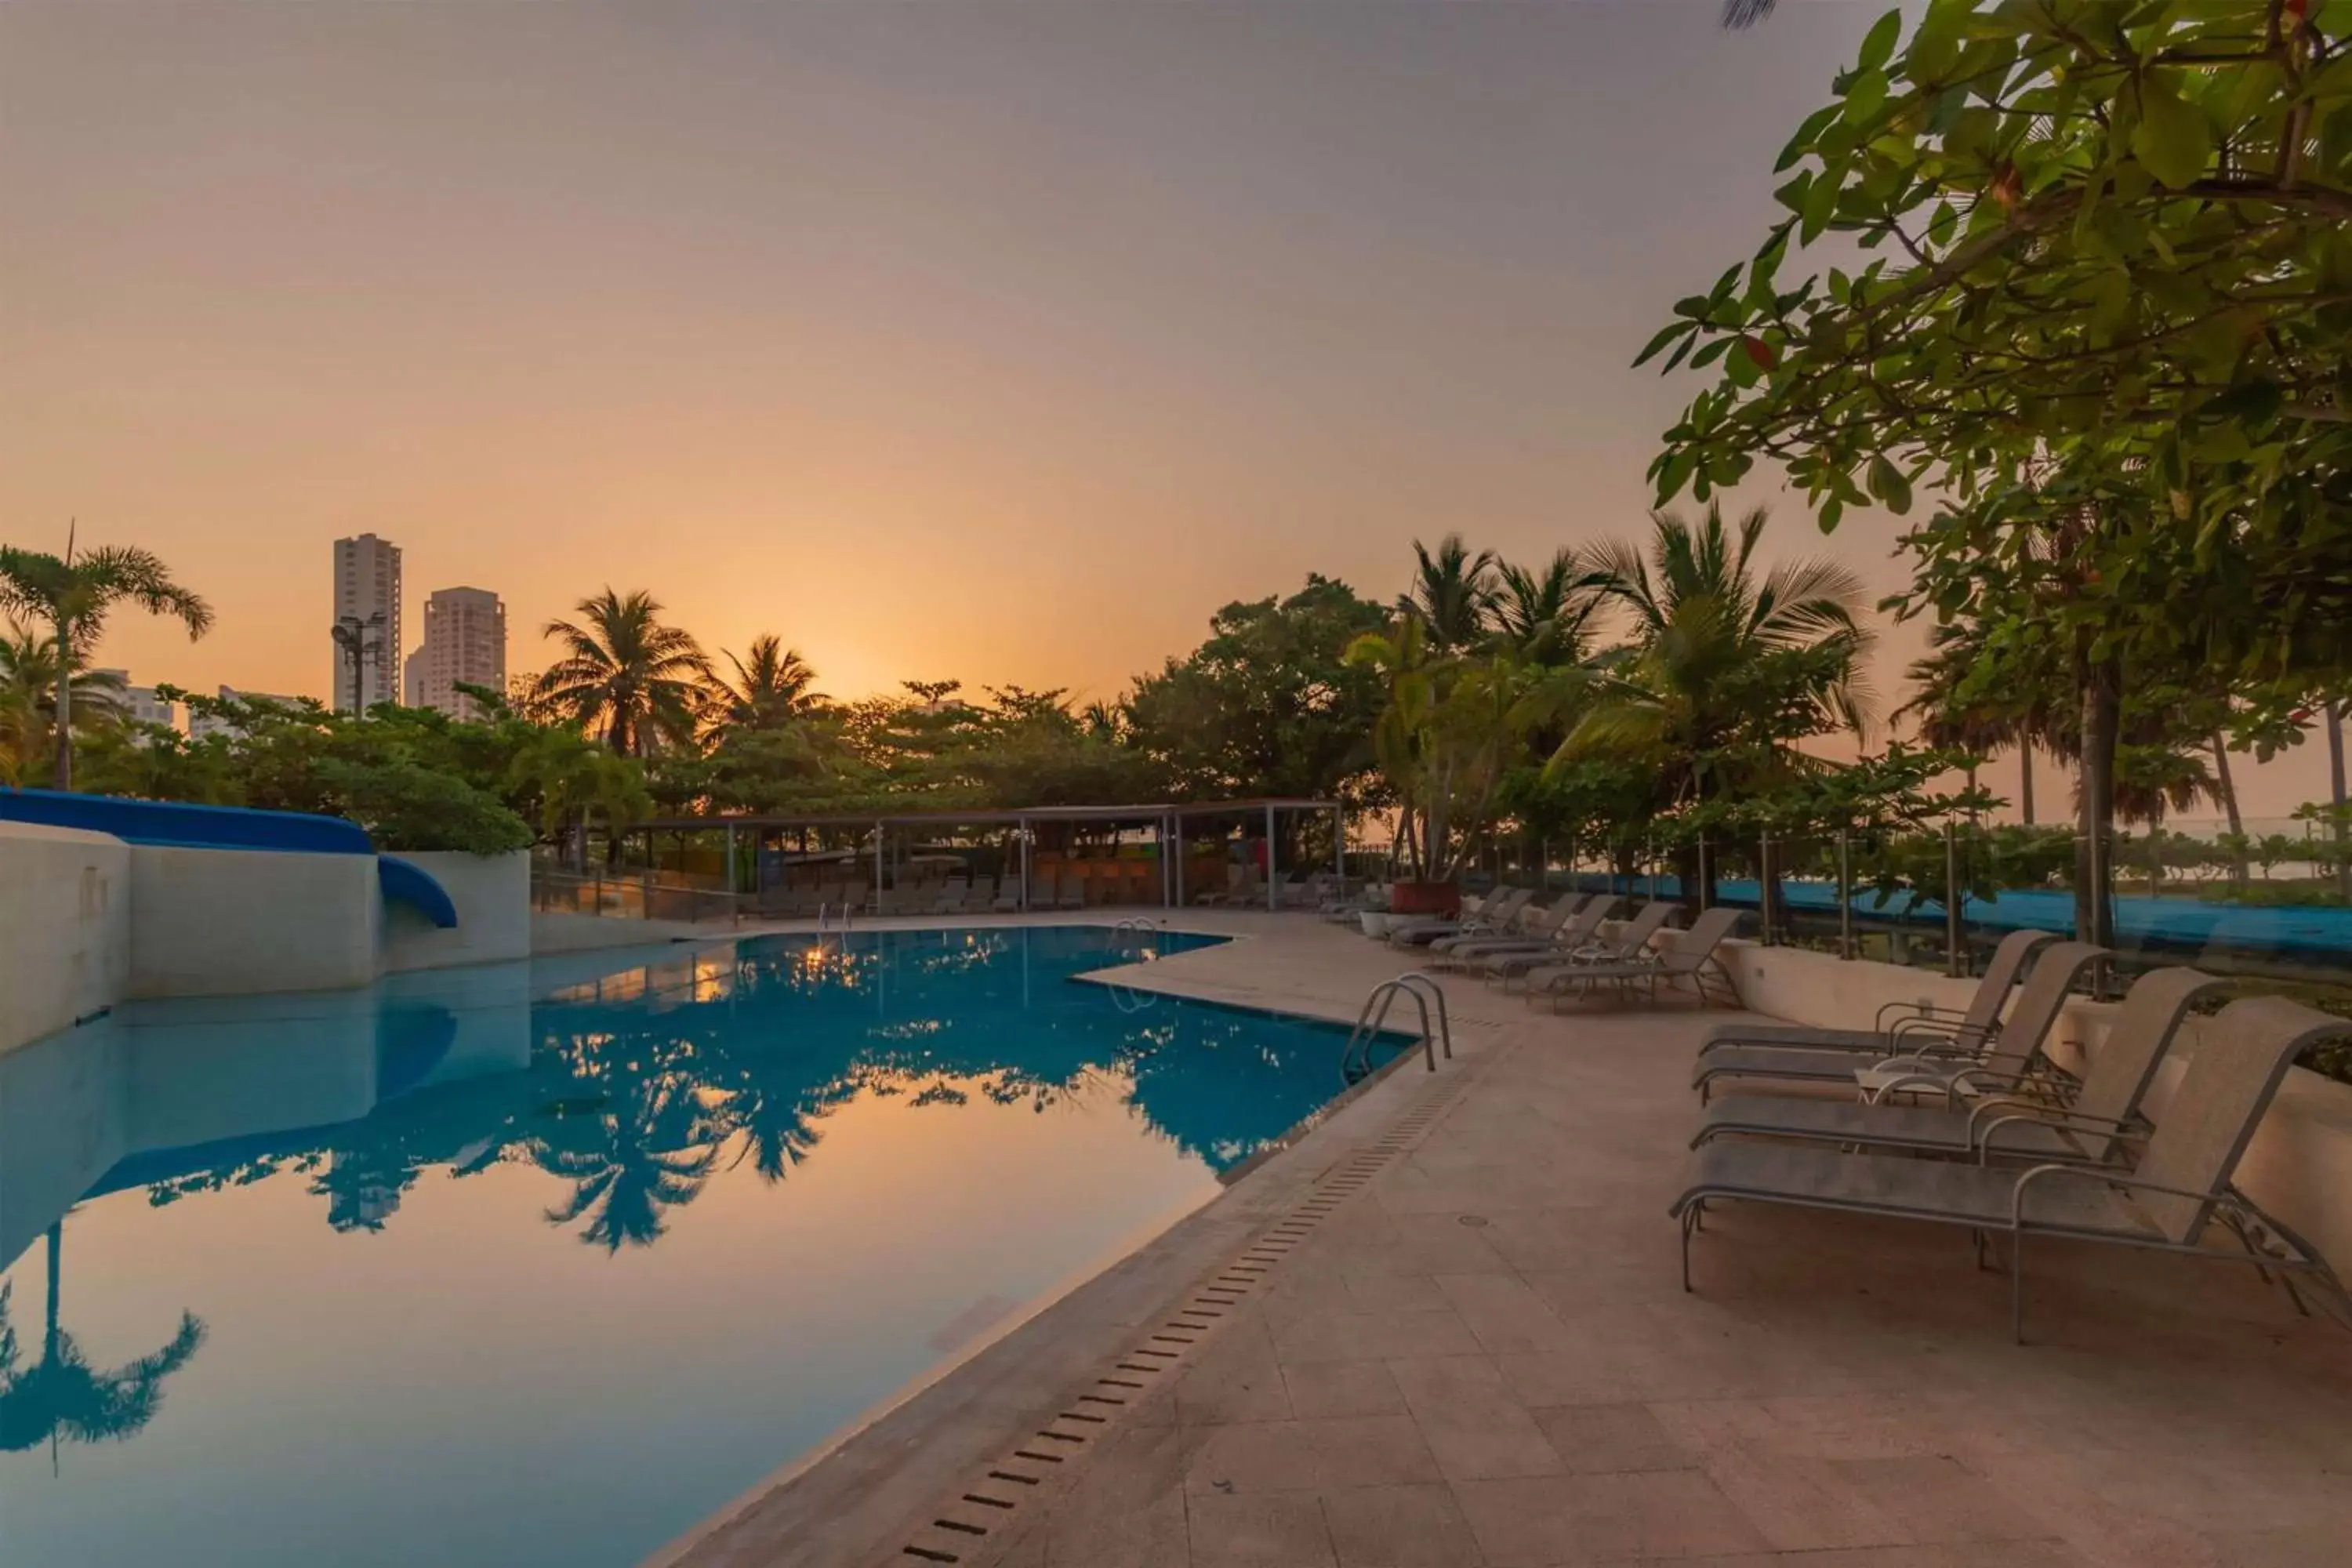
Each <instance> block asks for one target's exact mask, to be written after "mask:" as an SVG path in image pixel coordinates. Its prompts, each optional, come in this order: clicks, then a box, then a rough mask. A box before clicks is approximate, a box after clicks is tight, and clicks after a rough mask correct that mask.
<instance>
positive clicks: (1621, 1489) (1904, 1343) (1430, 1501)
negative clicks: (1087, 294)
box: [726, 916, 2352, 1568]
mask: <svg viewBox="0 0 2352 1568" xmlns="http://www.w3.org/2000/svg"><path fill="white" fill-rule="evenodd" d="M1219 923H1221V924H1226V925H1229V926H1231V927H1233V928H1234V929H1237V930H1247V931H1251V932H1252V934H1254V935H1256V936H1257V937H1258V938H1259V940H1255V941H1251V942H1239V943H1235V944H1233V945H1231V946H1228V947H1224V948H1220V949H1214V950H1205V951H1202V952H1193V953H1187V954H1182V955H1180V956H1178V957H1176V958H1173V959H1171V960H1168V961H1165V962H1163V963H1157V964H1153V965H1151V966H1150V968H1149V970H1148V971H1147V972H1146V974H1145V979H1146V980H1148V982H1149V983H1150V984H1153V985H1155V986H1159V987H1163V988H1166V989H1169V990H1171V991H1179V992H1182V993H1186V994H1196V995H1203V996H1213V997H1219V998H1223V999H1229V1000H1236V1001H1246V1002H1254V1003H1259V1004H1273V1005H1285V1006H1288V1007H1292V1008H1295V1009H1297V1010H1300V1011H1313V1012H1320V1013H1324V1014H1327V1015H1339V1016H1353V1014H1354V1011H1355V1007H1356V1005H1357V1004H1358V1002H1359V1001H1360V999H1361V997H1362V995H1363V994H1364V991H1365V989H1366V987H1367V986H1368V984H1370V983H1371V981H1373V980H1375V979H1377V978H1379V977H1381V976H1382V975H1384V974H1386V973H1393V972H1394V971H1395V970H1396V968H1397V967H1398V963H1397V962H1396V960H1395V958H1394V957H1393V955H1388V954H1385V953H1383V952H1381V950H1379V949H1378V948H1376V947H1375V946H1374V945H1373V944H1371V943H1370V942H1365V941H1363V940H1362V939H1361V938H1360V937H1356V936H1352V935H1350V934H1349V933H1347V932H1344V931H1339V930H1338V929H1337V928H1332V927H1328V926H1324V925H1320V924H1318V923H1315V922H1312V921H1307V920H1304V919H1301V918H1298V917H1289V918H1281V919H1274V918H1268V917H1263V916H1260V917H1256V919H1255V921H1249V920H1245V919H1244V917H1239V916H1223V917H1219ZM1450 990H1451V994H1453V995H1454V996H1455V997H1456V999H1457V1001H1456V1006H1457V1018H1458V1020H1459V1021H1460V1024H1461V1026H1462V1029H1461V1032H1462V1036H1463V1043H1464V1047H1465V1054H1464V1057H1463V1058H1462V1059H1461V1060H1460V1061H1459V1062H1457V1063H1456V1064H1455V1065H1454V1067H1453V1068H1450V1069H1449V1070H1451V1071H1454V1072H1455V1073H1457V1074H1460V1075H1462V1077H1463V1079H1464V1080H1465V1082H1466V1084H1467V1088H1466V1090H1465V1093H1463V1095H1462V1096H1461V1097H1460V1098H1459V1099H1458V1100H1455V1101H1454V1103H1453V1104H1452V1105H1451V1107H1450V1108H1449V1109H1448V1110H1445V1111H1444V1114H1443V1115H1442V1116H1441V1117H1440V1118H1439V1120H1438V1121H1436V1122H1435V1123H1434V1125H1433V1126H1432V1127H1431V1128H1430V1129H1429V1131H1427V1132H1426V1133H1425V1134H1424V1135H1423V1136H1422V1137H1421V1138H1420V1139H1419V1140H1418V1142H1415V1143H1414V1144H1413V1145H1412V1148H1411V1150H1410V1152H1409V1153H1407V1154H1405V1155H1403V1156H1402V1157H1400V1158H1396V1159H1393V1160H1391V1161H1389V1162H1388V1163H1386V1164H1385V1165H1384V1166H1383V1168H1382V1169H1381V1173H1380V1174H1379V1175H1378V1176H1377V1177H1375V1178H1374V1179H1373V1180H1372V1181H1371V1182H1370V1184H1369V1185H1367V1186H1365V1187H1364V1188H1363V1189H1362V1190H1361V1191H1360V1192H1359V1193H1358V1194H1356V1195H1354V1196H1353V1197H1350V1198H1349V1199H1347V1200H1346V1201H1345V1202H1344V1203H1342V1204H1341V1205H1339V1207H1338V1208H1337V1209H1336V1210H1335V1211H1334V1212H1333V1213H1332V1214H1331V1215H1329V1217H1328V1218H1326V1219H1324V1220H1322V1221H1321V1222H1320V1223H1319V1224H1318V1225H1317V1226H1315V1227H1314V1230H1313V1234H1312V1235H1311V1236H1310V1237H1308V1238H1307V1239H1306V1240H1305V1241H1304V1242H1302V1243H1301V1244H1300V1245H1298V1246H1297V1247H1296V1248H1295V1249H1294V1250H1292V1251H1291V1252H1290V1253H1289V1255H1288V1256H1287V1258H1286V1260H1285V1261H1283V1262H1281V1263H1279V1264H1278V1265H1276V1267H1275V1268H1273V1269H1272V1270H1271V1272H1270V1273H1269V1274H1268V1275H1267V1276H1266V1280H1265V1289H1262V1290H1260V1291H1257V1292H1256V1293H1255V1300H1253V1301H1252V1302H1251V1303H1249V1304H1248V1305H1246V1306H1244V1307H1243V1308H1242V1309H1240V1310H1236V1311H1235V1312H1234V1313H1233V1314H1231V1316H1230V1317H1229V1319H1228V1320H1227V1321H1225V1322H1224V1323H1223V1326H1221V1327H1220V1328H1219V1329H1218V1330H1217V1331H1215V1332H1214V1335H1213V1338H1211V1339H1210V1340H1209V1341H1208V1342H1206V1344H1205V1345H1204V1347H1203V1348H1202V1350H1201V1351H1200V1352H1199V1353H1197V1354H1196V1355H1195V1356H1194V1357H1193V1358H1192V1361H1191V1362H1190V1363H1189V1364H1188V1366H1187V1367H1186V1368H1185V1370H1184V1371H1183V1372H1182V1373H1181V1374H1180V1375H1179V1376H1178V1377H1177V1379H1176V1380H1175V1381H1174V1383H1173V1384H1172V1386H1171V1387H1169V1388H1167V1389H1165V1390H1164V1391H1162V1392H1161V1393H1159V1394H1155V1395H1154V1396H1153V1397H1152V1398H1151V1399H1150V1400H1149V1401H1148V1402H1147V1403H1146V1404H1145V1405H1143V1406H1142V1407H1141V1408H1139V1409H1138V1410H1137V1411H1135V1412H1133V1413H1132V1414H1130V1415H1126V1416H1124V1417H1123V1418H1122V1419H1121V1421H1120V1422H1119V1423H1118V1424H1117V1425H1116V1426H1114V1427H1113V1429H1112V1430H1110V1431H1109V1433H1108V1435H1107V1436H1105V1437H1104V1438H1103V1439H1102V1440H1101V1441H1099V1442H1097V1443H1096V1444H1095V1445H1094V1446H1093V1451H1092V1453H1091V1457H1090V1458H1087V1459H1086V1460H1084V1461H1083V1462H1082V1463H1081V1464H1079V1465H1077V1466H1076V1476H1075V1477H1074V1478H1073V1479H1071V1480H1070V1481H1069V1482H1068V1483H1067V1484H1066V1485H1065V1486H1064V1487H1063V1488H1061V1489H1059V1491H1058V1492H1057V1493H1055V1495H1053V1496H1052V1497H1050V1498H1045V1499H1042V1500H1040V1501H1038V1502H1037V1503H1036V1504H1035V1505H1034V1506H1032V1507H1028V1508H1024V1509H1023V1510H1020V1513H1019V1515H1018V1517H1017V1520H1014V1521H1008V1524H1007V1525H1006V1527H1005V1528H1003V1529H1000V1530H998V1531H995V1532H994V1533H993V1534H992V1536H991V1537H990V1538H989V1539H988V1540H987V1541H985V1542H977V1543H975V1544H974V1546H973V1547H972V1549H971V1550H970V1551H967V1552H961V1553H960V1556H959V1560H960V1562H961V1563H962V1564H965V1565H967V1568H969V1565H971V1564H976V1563H988V1564H1012V1565H1018V1568H1063V1565H1073V1568H1075V1565H1087V1568H1242V1565H1245V1564H1279V1565H1283V1568H1292V1565H1298V1568H1307V1565H1313V1564H1333V1565H1344V1568H1414V1565H1423V1564H1425V1565H1429V1568H1454V1565H1467V1564H1482V1563H1483V1564H1493V1565H1496V1568H1509V1565H1527V1568H1550V1565H1566V1564H1581V1563H1598V1562H1623V1561H1685V1560H1691V1559H1701V1560H1709V1561H1712V1562H1715V1563H1719V1564H1725V1565H1730V1564H1740V1565H1747V1564H1760V1563H1790V1564H1796V1563H1802V1564H1806V1565H1810V1568H1898V1565H1899V1568H1963V1565H1975V1564H1984V1565H1992V1564H2001V1565H2017V1568H2058V1565H2062V1564H2085V1563H2100V1564H2116V1565H2118V1568H2121V1565H2126V1564H2128V1565H2133V1568H2139V1565H2172V1564H2182V1565H2187V1564H2227V1565H2231V1568H2237V1565H2246V1568H2254V1565H2265V1564H2276V1565H2280V1568H2287V1565H2294V1568H2316V1565H2318V1564H2322V1563H2326V1564H2340V1563H2346V1562H2347V1561H2352V1333H2347V1332H2346V1331H2344V1330H2342V1329H2340V1328H2338V1327H2336V1326H2335V1325H2333V1324H2330V1323H2326V1322H2320V1321H2303V1320H2299V1319H2297V1318H2296V1317H2295V1315H2294V1312H2293V1310H2292V1309H2291V1308H2290V1307H2289V1305H2288V1304H2287V1302H2286V1300H2285V1298H2284V1296H2283V1295H2282V1294H2280V1293H2279V1292H2277V1291H2276V1290H2275V1289H2269V1288H2266V1287H2264V1286H2263V1285H2262V1284H2261V1283H2260V1281H2259V1280H2257V1279H2256V1278H2255V1277H2254V1276H2253V1274H2252V1271H2251V1270H2249V1269H2245V1268H2236V1267H2231V1268H2224V1267H2218V1266H2210V1265H2204V1264H2200V1263H2198V1262H2196V1261H2194V1260H2187V1259H2179V1258H2150V1257H2138V1256H2132V1255H2125V1254H2117V1253H2114V1252H2112V1251H2107V1250H2098V1249H2089V1248H2071V1247H2062V1246H2059V1245H2057V1244H2047V1243H2046V1244H2043V1245H2042V1246H2041V1247H2039V1248H2038V1249H2037V1255H2036V1260H2035V1272H2034V1276H2033V1289H2032V1293H2031V1296H2030V1300H2029V1306H2028V1320H2027V1330H2028V1333H2029V1335H2030V1337H2031V1338H2032V1343H2031V1344H2029V1345H2028V1346H2026V1347H2024V1348H2019V1347H2017V1346H2014V1345H2012V1344H2011V1342H2010V1339H2009V1317H2008V1289H2009V1285H2008V1279H2007V1276H2006V1275H2005V1274H2000V1273H1993V1272H1979V1270H1978V1269H1976V1268H1974V1267H1973V1265H1972V1259H1971V1253H1970V1247H1969V1240H1968V1238H1967V1237H1966V1235H1965V1234H1964V1233H1961V1232H1958V1231H1946V1230H1943V1229H1941V1228H1940V1227H1928V1226H1898V1225H1893V1224H1878V1223H1856V1222H1853V1221H1851V1220H1847V1219H1843V1218H1840V1217H1837V1216H1833V1215H1807V1214H1801V1213H1797V1212H1794V1211H1787V1212H1780V1211H1769V1210H1763V1209H1757V1208H1748V1209H1739V1208H1727V1209H1723V1210H1720V1211H1718V1212H1717V1215H1715V1216H1713V1217H1711V1218H1710V1220H1709V1223H1708V1226H1707V1229H1706V1232H1705V1234H1704V1235H1702V1236H1701V1237H1698V1238H1697V1240H1696V1243H1695V1254H1694V1256H1695V1258H1696V1286H1697V1289H1696V1293H1694V1294H1688V1295H1686V1294H1685V1293H1684V1292H1683V1290H1682V1289H1680V1284H1679V1275H1678V1265H1677V1251H1676V1230H1675V1224H1674V1222H1673V1221H1671V1220H1670V1219H1668V1218H1667V1216H1666V1212H1665V1211H1666V1205H1667V1204H1668V1202H1669V1200H1670V1199H1671V1198H1672V1196H1673V1195H1674V1194H1675V1192H1676V1190H1677V1186H1678V1184H1677V1181H1676V1176H1677V1173H1678V1171H1679V1170H1680V1167H1681V1165H1682V1163H1683V1160H1684V1158H1685V1152H1684V1145H1685V1140H1686V1139H1687V1137H1688V1135H1689V1132H1690V1131H1691V1129H1692V1126H1693V1124H1694V1121H1695V1118H1696V1110H1695V1102H1694V1100H1693V1097H1692V1096H1691V1094H1690V1092H1689V1090H1688V1088H1687V1071H1688V1065H1689V1062H1690V1059H1691V1057H1692V1055H1693V1053H1694V1051H1695V1049H1696V1042H1697V1038H1698V1037H1699V1034H1700V1032H1701V1031H1702V1029H1703V1028H1704V1027H1705V1026H1706V1024H1707V1023H1708V1022H1710V1021H1711V1019H1710V1018H1708V1017H1706V1016H1702V1015H1699V1014H1697V1013H1696V1012H1695V1011H1693V1010H1691V1009H1688V1008H1683V1009H1679V1010H1676V1009H1668V1010H1664V1011H1662V1012H1659V1013H1651V1012H1648V1011H1643V1010H1638V1009H1627V1010H1622V1011H1612V1010H1611V1009H1609V1008H1607V1007H1605V1006H1602V1007H1598V1008H1595V1009H1593V1010H1591V1011H1590V1012H1577V1013H1570V1014H1566V1015H1563V1016H1559V1017H1558V1018H1554V1017H1552V1016H1549V1015H1546V1014H1544V1013H1542V1012H1529V1011H1528V1010H1527V1009H1526V1008H1525V1007H1524V1006H1523V1005H1521V1004H1520V1003H1519V1002H1518V1001H1517V999H1516V998H1512V999H1508V1000H1505V999H1500V998H1497V997H1496V996H1494V995H1493V994H1490V993H1485V992H1482V991H1480V990H1479V989H1478V988H1476V987H1475V986H1471V985H1467V984H1460V983H1456V984H1453V985H1452V986H1451V987H1450ZM1424 1078H1425V1075H1423V1074H1422V1073H1420V1072H1419V1070H1418V1068H1415V1069H1414V1070H1413V1071H1412V1073H1410V1074H1402V1073H1400V1074H1397V1075H1394V1076H1393V1077H1392V1078H1391V1080H1390V1083H1389V1085H1384V1086H1383V1087H1384V1088H1387V1087H1390V1086H1398V1088H1397V1090H1396V1092H1397V1093H1398V1094H1400V1095H1401V1094H1402V1092H1404V1088H1405V1087H1408V1081H1407V1080H1409V1079H1424ZM1401 1105H1402V1100H1396V1101H1395V1105H1391V1107H1390V1108H1389V1109H1387V1110H1380V1108H1379V1107H1377V1106H1373V1105H1370V1104H1369V1103H1368V1104H1367V1105H1366V1106H1365V1107H1364V1109H1363V1111H1362V1112H1361V1113H1360V1114H1358V1115H1357V1116H1355V1117H1354V1118H1353V1119H1352V1120H1350V1119H1349V1118H1341V1119H1337V1120H1335V1121H1334V1122H1333V1123H1332V1124H1331V1125H1330V1126H1328V1127H1327V1128H1326V1129H1324V1130H1323V1131H1322V1132H1321V1133H1318V1134H1316V1135H1314V1136H1311V1137H1310V1138H1309V1139H1308V1140H1307V1143H1306V1145H1305V1146H1304V1147H1302V1148H1301V1149H1299V1150H1297V1151H1294V1154H1296V1155H1298V1156H1303V1157H1307V1163H1310V1164H1318V1165H1323V1166H1328V1164H1329V1163H1331V1162H1332V1161H1333V1160H1336V1159H1337V1158H1338V1157H1339V1156H1340V1155H1341V1154H1344V1153H1345V1152H1348V1150H1349V1148H1351V1147H1360V1146H1361V1142H1362V1140H1363V1139H1364V1138H1365V1137H1366V1136H1368V1135H1369V1132H1370V1129H1369V1128H1368V1126H1367V1125H1366V1123H1367V1122H1368V1121H1370V1120H1371V1117H1372V1113H1373V1112H1374V1111H1375V1110H1378V1111H1379V1113H1380V1114H1381V1115H1385V1116H1391V1117H1392V1116H1393V1115H1395V1114H1397V1113H1398V1111H1397V1109H1396V1106H1401ZM1326 1135H1329V1136H1328V1142H1324V1143H1322V1144H1321V1146H1320V1147H1318V1141H1322V1140H1324V1139H1325V1138H1326ZM1246 1185H1247V1184H1244V1186H1246ZM1242 1196H1243V1194H1242V1193H1241V1192H1239V1191H1238V1190H1237V1191H1236V1193H1235V1194H1231V1197H1233V1198H1240V1197H1242ZM1222 1206H1223V1205H1222V1204H1221V1205H1218V1207H1222ZM1207 1212H1208V1214H1209V1215H1215V1214H1216V1213H1217V1208H1216V1207H1213V1208H1212V1209H1211V1210H1210V1211H1207ZM1264 1212H1265V1208H1264V1207H1263V1205H1262V1206H1261V1207H1260V1208H1259V1209H1257V1210H1254V1211H1253V1214H1254V1215H1263V1213H1264ZM1159 1283H1160V1288H1161V1289H1165V1287H1166V1283H1167V1281H1166V1280H1165V1279H1161V1280H1160V1282H1159ZM1168 1295H1169V1297H1170V1299H1171V1301H1172V1300H1173V1299H1174V1298H1176V1296H1177V1295H1178V1292H1174V1291H1170V1292H1168ZM1051 1322H1052V1315H1051V1314H1049V1315H1048V1317H1047V1318H1046V1319H1044V1320H1040V1324H1043V1325H1050V1323H1051ZM992 1353H993V1352H992ZM988 1359H989V1358H987V1357H983V1358H982V1363H975V1366H974V1367H973V1368H968V1369H967V1372H970V1373H973V1374H974V1375H984V1371H985V1369H984V1364H983V1363H986V1362H987V1361H988ZM1061 1374H1062V1375H1063V1376H1064V1377H1065V1378H1069V1377H1070V1376H1071V1373H1070V1369H1068V1368H1067V1367H1064V1368H1062V1369H1061ZM961 1375H963V1374H959V1376H961ZM954 1381H955V1379H952V1378H951V1379H950V1384H953V1383H954ZM1031 1392H1033V1393H1034V1394H1036V1396H1037V1397H1036V1400H1035V1407H1036V1408H1037V1409H1039V1410H1043V1411H1046V1412H1050V1411H1051V1410H1052V1409H1054V1408H1055V1406H1056V1402H1057V1401H1058V1400H1059V1399H1060V1398H1062V1397H1065V1396H1066V1394H1067V1393H1068V1392H1069V1391H1068V1389H1067V1387H1066V1386H1065V1387H1062V1388H1033V1389H1032V1390H1031ZM1020 1430H1022V1428H1021V1427H1020V1426H1016V1425H1013V1424H1010V1423H1008V1424H1006V1425H1005V1426H1004V1427H1003V1431H1004V1433H1005V1436H1006V1437H1007V1438H1010V1436H1012V1435H1013V1434H1014V1433H1017V1432H1019V1431H1020ZM789 1490H790V1489H787V1491H789ZM756 1512H757V1510H754V1513H755V1514H756ZM778 1517H782V1516H781V1515H779V1516H778ZM767 1539H768V1541H769V1543H770V1544H771V1546H772V1547H773V1548H775V1551H774V1552H773V1554H772V1555H767V1554H764V1553H762V1554H757V1555H755V1554H752V1553H751V1552H745V1553H743V1554H741V1555H730V1556H729V1557H728V1558H727V1559H726V1560H727V1561H730V1562H739V1561H740V1562H751V1561H759V1560H766V1561H774V1562H789V1563H797V1562H802V1561H807V1560H809V1557H808V1556H807V1555H806V1554H804V1553H803V1552H800V1551H797V1550H795V1549H794V1547H793V1545H792V1544H790V1538H788V1537H780V1536H774V1535H771V1536H768V1537H767ZM803 1539H805V1538H803ZM747 1544H748V1541H747ZM869 1561H874V1562H884V1561H888V1562H895V1563H902V1564H903V1563H913V1562H915V1561H917V1560H916V1559H914V1558H910V1557H905V1556H902V1555H898V1549H897V1548H896V1547H894V1546H887V1543H886V1547H885V1550H884V1551H883V1552H880V1553H879V1554H877V1555H876V1556H874V1557H872V1558H870V1559H869Z"/></svg>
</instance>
